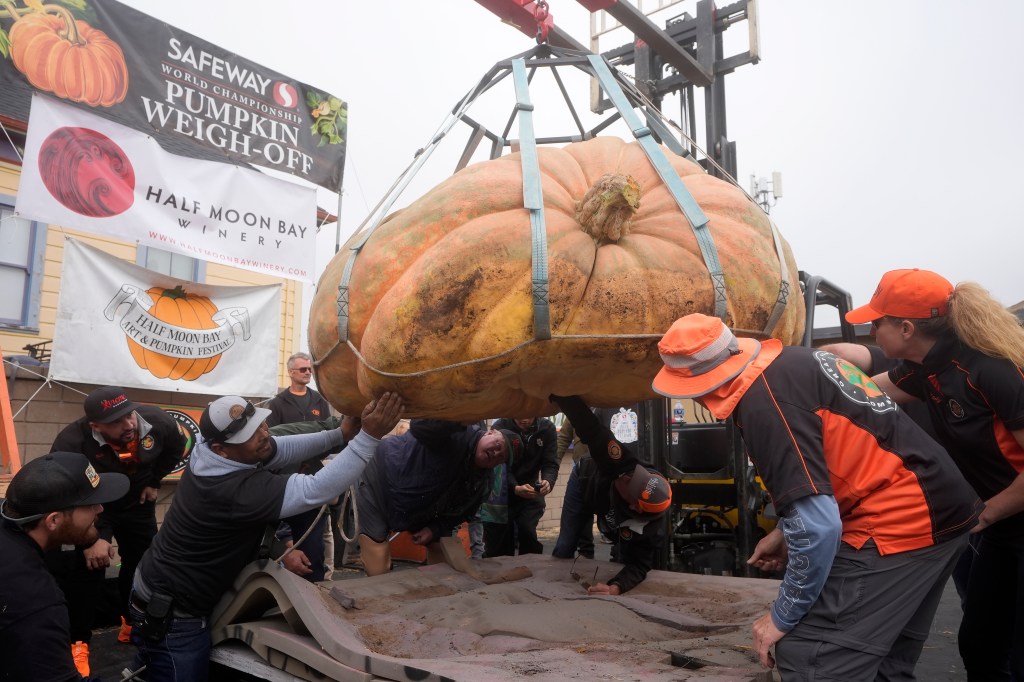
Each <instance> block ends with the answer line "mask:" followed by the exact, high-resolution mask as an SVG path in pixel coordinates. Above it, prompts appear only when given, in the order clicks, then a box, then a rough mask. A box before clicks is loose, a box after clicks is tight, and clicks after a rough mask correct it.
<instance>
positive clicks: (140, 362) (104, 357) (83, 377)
mask: <svg viewBox="0 0 1024 682" xmlns="http://www.w3.org/2000/svg"><path fill="white" fill-rule="evenodd" d="M280 315H281V287H280V285H278V284H274V285H269V286H253V287H226V286H208V285H203V284H197V283H195V282H188V281H185V280H180V279H176V278H174V277H169V276H167V275H162V274H160V273H158V272H154V271H152V270H147V269H146V268H143V267H140V266H138V265H135V264H134V263H129V262H127V261H124V260H121V259H119V258H116V257H114V256H111V255H109V254H107V253H105V252H103V251H100V250H99V249H96V248H94V247H91V246H88V245H86V244H83V243H81V242H79V241H76V240H73V239H69V240H67V241H66V242H65V244H64V266H63V271H62V273H61V287H60V298H59V301H58V304H57V322H56V325H55V327H54V332H53V355H52V357H51V358H50V378H51V379H55V380H58V381H76V382H81V383H87V384H101V385H103V384H109V385H115V386H125V387H134V388H147V389H152V390H158V391H182V392H187V393H201V394H211V395H226V394H231V395H244V396H272V395H274V394H275V393H276V392H277V365H278V343H279V332H280Z"/></svg>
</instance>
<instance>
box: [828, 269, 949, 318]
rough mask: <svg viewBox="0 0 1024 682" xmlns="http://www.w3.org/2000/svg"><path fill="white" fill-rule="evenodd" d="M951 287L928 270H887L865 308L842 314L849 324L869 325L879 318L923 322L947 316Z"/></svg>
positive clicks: (940, 277) (943, 278)
mask: <svg viewBox="0 0 1024 682" xmlns="http://www.w3.org/2000/svg"><path fill="white" fill-rule="evenodd" d="M951 293H953V285H952V284H950V283H949V280H947V279H946V278H945V277H943V276H942V275H937V274H935V273H934V272H932V271H931V270H919V269H917V268H914V269H912V270H890V271H889V272H887V273H885V274H884V275H882V281H880V282H879V283H878V288H876V289H875V293H874V294H873V295H872V296H871V301H869V302H868V304H867V305H862V306H861V307H859V308H854V309H853V310H851V311H850V312H848V313H846V321H847V322H849V323H850V324H861V323H862V322H873V321H874V320H877V319H879V318H881V317H898V318H901V319H905V320H923V319H927V318H931V317H944V316H945V315H946V313H947V312H949V295H950V294H951Z"/></svg>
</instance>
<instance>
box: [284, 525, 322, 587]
mask: <svg viewBox="0 0 1024 682" xmlns="http://www.w3.org/2000/svg"><path fill="white" fill-rule="evenodd" d="M319 512H320V507H317V508H316V509H310V510H309V511H304V512H302V513H301V514H296V515H295V516H289V517H288V518H286V519H281V520H282V521H284V522H285V523H287V524H288V525H289V526H290V527H291V529H292V541H293V542H298V541H299V538H301V537H302V536H303V535H304V534H305V533H306V531H307V530H309V527H310V524H312V523H313V520H314V519H316V515H317V514H318V513H319ZM327 514H328V512H324V514H323V516H321V517H320V520H319V521H317V522H316V527H315V528H313V530H312V532H310V534H309V535H308V536H307V537H306V539H305V540H303V541H302V544H301V545H299V547H298V549H300V550H302V551H303V552H304V553H305V555H306V557H307V558H309V565H310V567H311V568H312V569H313V572H312V573H310V574H309V575H304V576H302V577H303V578H305V579H306V580H308V581H309V582H311V583H318V582H320V581H321V580H323V579H324V528H325V527H326V524H327Z"/></svg>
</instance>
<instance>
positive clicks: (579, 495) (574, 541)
mask: <svg viewBox="0 0 1024 682" xmlns="http://www.w3.org/2000/svg"><path fill="white" fill-rule="evenodd" d="M593 528H594V512H593V510H592V509H591V508H590V506H589V505H588V504H587V501H586V499H585V495H584V485H583V482H582V479H581V478H580V462H577V463H575V464H573V465H572V472H570V473H569V481H568V482H567V483H566V485H565V496H564V497H563V498H562V516H561V518H560V519H559V527H558V539H557V540H555V549H554V550H552V552H551V556H554V557H558V558H559V559H571V558H573V557H574V556H575V555H576V548H577V547H580V555H581V556H585V557H587V558H589V559H593V558H594V540H593V537H594V531H593ZM584 529H587V530H589V531H590V538H591V539H590V554H586V553H584V551H583V548H582V546H581V542H580V539H581V537H582V535H583V531H584Z"/></svg>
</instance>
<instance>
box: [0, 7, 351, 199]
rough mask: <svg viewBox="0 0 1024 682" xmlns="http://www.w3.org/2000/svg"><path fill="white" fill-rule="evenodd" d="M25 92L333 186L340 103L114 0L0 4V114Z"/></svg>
mask: <svg viewBox="0 0 1024 682" xmlns="http://www.w3.org/2000/svg"><path fill="white" fill-rule="evenodd" d="M211 7H212V6H211ZM218 9H219V6H218ZM26 85H28V86H30V87H31V88H34V89H35V90H38V91H41V92H47V93H50V94H52V95H54V96H56V97H61V98H63V99H65V100H66V101H67V102H69V103H73V104H75V105H76V106H79V107H83V108H86V109H90V110H92V111H93V112H94V113H97V114H100V115H101V116H104V117H106V118H109V119H111V120H114V121H117V122H118V123H121V124H122V125H126V126H129V127H131V128H135V129H136V130H141V131H145V132H149V133H152V134H153V135H155V136H156V137H157V138H158V139H159V140H160V142H161V144H163V145H164V146H165V147H168V148H170V149H174V148H175V146H184V147H192V148H193V149H194V150H195V152H196V153H198V154H201V155H202V158H216V159H219V160H223V161H230V162H233V163H239V164H254V165H257V166H264V167H267V168H273V169H274V170H277V171H280V172H282V173H288V174H291V175H296V176H298V177H301V178H303V179H305V180H308V181H309V182H312V183H314V184H317V185H320V186H322V187H326V188H327V189H330V190H332V191H338V188H339V187H341V177H342V172H343V170H344V160H345V138H346V135H347V131H346V125H347V117H348V109H347V107H346V105H345V103H344V102H343V101H342V100H340V99H339V98H337V97H334V96H332V95H330V94H328V93H326V92H324V91H322V90H318V89H316V88H313V87H311V86H309V85H306V84H304V83H300V82H298V81H296V80H293V79H291V78H288V77H287V76H283V75H281V74H279V73H277V72H275V71H271V70H270V69H267V68H264V67H263V66H260V65H259V64H256V63H254V62H251V61H249V60H247V59H245V58H243V57H240V56H238V55H236V54H233V53H231V52H228V51H227V50H224V49H222V48H220V47H218V46H216V45H214V44H212V43H209V42H206V41H205V40H202V39H201V38H198V37H196V36H194V35H191V34H189V33H186V32H184V31H182V30H179V29H177V28H175V27H174V26H170V25H168V24H165V23H163V22H161V21H157V20H156V19H154V18H153V17H150V16H148V15H146V14H143V13H142V12H139V11H137V10H134V9H132V8H131V7H128V6H127V5H123V4H121V3H119V2H115V0H48V2H47V3H46V4H43V3H42V2H38V1H37V0H10V1H9V2H2V3H0V93H3V96H2V97H0V114H2V115H6V116H8V117H12V118H18V116H19V111H23V110H25V109H27V102H25V101H24V100H25V98H26V93H27V92H28V90H27V88H26V87H25V86H26ZM4 100H7V101H6V102H5V101H4Z"/></svg>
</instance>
